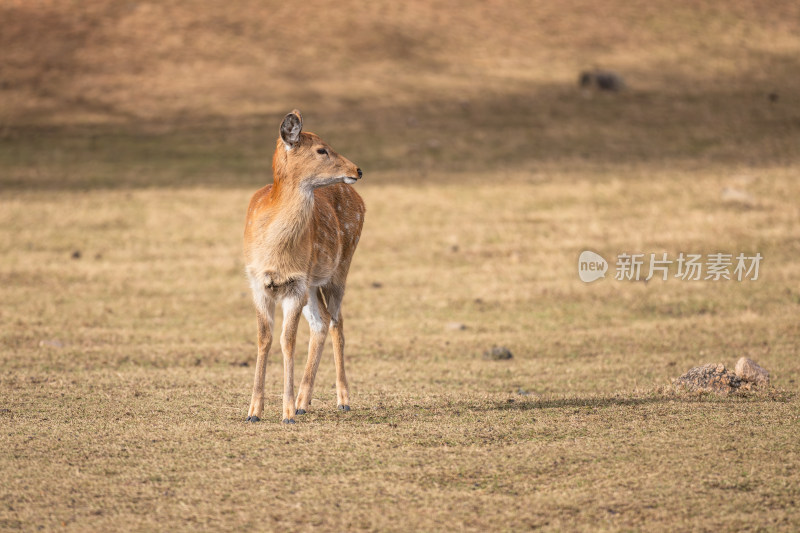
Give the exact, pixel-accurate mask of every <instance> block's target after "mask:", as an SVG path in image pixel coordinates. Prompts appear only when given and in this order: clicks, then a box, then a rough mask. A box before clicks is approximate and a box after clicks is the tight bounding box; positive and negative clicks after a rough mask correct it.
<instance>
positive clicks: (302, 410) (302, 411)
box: [294, 409, 306, 415]
mask: <svg viewBox="0 0 800 533" xmlns="http://www.w3.org/2000/svg"><path fill="white" fill-rule="evenodd" d="M294 414H296V415H304V414H306V410H305V409H297V410H295V412H294Z"/></svg>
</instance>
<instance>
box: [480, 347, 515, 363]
mask: <svg viewBox="0 0 800 533" xmlns="http://www.w3.org/2000/svg"><path fill="white" fill-rule="evenodd" d="M512 357H514V356H513V355H512V354H511V350H509V349H508V348H506V347H505V346H495V347H493V348H492V349H491V350H486V351H485V352H483V358H484V359H486V360H489V361H502V360H504V359H511V358H512Z"/></svg>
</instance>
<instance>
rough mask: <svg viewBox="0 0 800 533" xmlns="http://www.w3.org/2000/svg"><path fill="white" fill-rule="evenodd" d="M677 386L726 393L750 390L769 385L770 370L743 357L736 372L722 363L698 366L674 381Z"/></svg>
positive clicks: (737, 364) (699, 390) (737, 365)
mask: <svg viewBox="0 0 800 533" xmlns="http://www.w3.org/2000/svg"><path fill="white" fill-rule="evenodd" d="M673 384H674V385H675V386H676V387H679V388H683V389H685V390H687V391H690V392H713V393H715V394H722V395H726V394H729V393H731V392H735V391H739V390H742V391H749V390H754V389H757V388H761V387H766V386H768V385H769V372H767V371H766V370H765V369H764V368H762V367H761V366H759V365H758V364H757V363H756V362H755V361H753V360H751V359H748V358H746V357H742V358H741V359H739V361H737V363H736V368H735V370H734V372H731V371H730V370H728V369H727V368H725V365H723V364H722V363H719V364H716V365H713V364H708V365H703V366H697V367H694V368H692V369H690V370H689V371H688V372H686V373H685V374H684V375H682V376H681V377H679V378H678V379H676V380H674V381H673Z"/></svg>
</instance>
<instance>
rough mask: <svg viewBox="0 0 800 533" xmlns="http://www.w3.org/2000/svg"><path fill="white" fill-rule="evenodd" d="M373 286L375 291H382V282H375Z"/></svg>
mask: <svg viewBox="0 0 800 533" xmlns="http://www.w3.org/2000/svg"><path fill="white" fill-rule="evenodd" d="M371 286H372V288H373V289H380V288H381V287H383V283H381V282H380V281H373V282H372V285H371Z"/></svg>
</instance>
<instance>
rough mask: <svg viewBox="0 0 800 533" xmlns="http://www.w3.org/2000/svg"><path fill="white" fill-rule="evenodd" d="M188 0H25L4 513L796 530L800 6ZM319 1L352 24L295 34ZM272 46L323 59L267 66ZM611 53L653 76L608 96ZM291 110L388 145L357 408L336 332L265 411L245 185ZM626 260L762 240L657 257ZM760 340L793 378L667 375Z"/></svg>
mask: <svg viewBox="0 0 800 533" xmlns="http://www.w3.org/2000/svg"><path fill="white" fill-rule="evenodd" d="M512 4H513V5H512ZM132 5H133V4H132ZM186 5H187V4H180V3H176V4H175V6H178V7H175V8H174V9H173V8H166V7H159V5H158V4H157V5H151V4H146V3H140V4H136V7H135V9H134V8H130V10H129V11H125V10H123V9H122V8H119V7H115V6H116V4H114V3H105V2H89V3H86V4H85V8H84V9H82V10H81V11H80V13H79V15H74V16H73V15H70V16H67V15H65V12H68V11H69V10H68V7H69V6H68V3H65V2H54V3H49V2H42V3H41V5H40V6H39V9H38V11H35V13H32V12H29V11H26V7H25V4H22V3H15V2H3V3H0V10H2V14H3V15H4V16H5V17H6V20H9V21H12V22H13V24H11V25H10V26H9V27H12V28H14V31H11V30H9V32H4V34H3V35H4V36H2V37H0V40H1V39H8V40H10V41H9V42H12V41H13V42H15V43H19V42H27V46H22V45H21V44H19V45H18V46H16V47H11V48H9V47H8V46H7V47H6V48H5V49H6V50H11V52H8V53H7V54H6V55H4V56H2V58H0V61H2V62H3V65H4V72H7V73H10V74H8V76H7V80H6V82H5V84H4V85H2V87H0V91H3V95H4V96H5V97H7V98H4V99H3V100H2V101H0V102H1V103H0V110H1V111H2V124H0V140H2V142H0V301H2V305H0V421H1V422H0V449H2V450H3V452H2V453H0V530H16V529H21V530H37V529H45V530H50V529H57V528H60V527H65V528H67V529H71V530H75V531H85V530H100V531H114V530H154V529H167V528H170V529H175V530H197V529H207V530H230V531H241V530H243V529H246V528H258V529H265V530H277V529H289V530H309V529H314V528H317V529H324V530H397V531H405V530H454V529H464V530H487V529H488V530H512V529H520V528H525V529H530V528H541V529H546V530H690V529H691V530H712V529H714V530H720V529H721V530H785V531H791V530H796V529H798V528H800V481H799V480H798V476H797V469H798V467H800V444H798V442H800V429H798V428H800V404H799V403H798V398H797V392H798V389H800V382H798V380H800V363H798V358H797V354H798V351H800V325H798V321H797V316H798V313H799V312H800V288H798V287H800V286H799V285H798V283H797V281H798V279H800V265H798V263H797V258H798V257H800V208H798V202H797V200H798V198H800V183H798V181H797V175H798V171H800V148H799V147H800V144H798V143H797V139H798V136H799V134H800V102H798V99H797V92H796V90H794V89H793V85H792V83H794V82H793V80H795V79H796V76H797V74H798V73H799V72H800V67H799V66H798V62H797V60H796V58H797V57H799V56H798V55H797V52H798V51H800V39H798V37H797V35H798V33H797V31H796V29H797V28H796V21H797V20H798V18H797V17H793V15H794V14H795V12H796V10H797V8H796V7H795V6H794V4H789V3H786V4H780V3H775V4H774V5H773V6H772V8H771V9H763V8H762V6H761V5H760V4H758V5H757V4H752V5H751V4H749V3H746V2H737V3H733V4H732V5H731V6H729V7H727V6H726V8H725V9H722V8H720V7H717V6H716V5H715V4H714V3H713V2H708V3H701V4H696V3H691V4H689V3H687V4H686V5H683V4H672V3H671V4H670V6H669V7H670V9H667V8H666V7H664V6H659V5H657V4H651V3H643V4H642V5H638V4H637V3H629V2H626V3H620V5H619V6H617V7H618V9H617V10H616V11H615V13H616V14H617V17H618V18H617V19H613V22H609V23H608V24H607V25H598V24H596V22H595V21H596V20H597V17H599V16H601V15H603V14H602V13H598V12H596V10H597V9H600V8H597V7H595V4H594V3H587V4H586V5H578V4H576V6H575V7H574V8H573V9H572V10H570V11H568V12H563V11H552V10H553V8H549V7H546V6H535V5H533V4H531V5H529V4H528V3H522V5H516V4H514V3H509V4H508V6H506V7H507V9H505V10H503V9H497V10H488V11H487V10H485V9H483V8H474V9H461V10H456V9H454V6H453V5H451V3H449V2H434V3H428V4H425V6H423V5H419V6H417V5H415V4H411V5H409V6H408V7H405V8H404V7H402V6H399V7H392V8H388V7H386V8H381V7H379V6H380V5H381V4H380V3H373V4H370V7H368V8H367V7H365V6H357V7H358V9H355V7H354V10H351V11H347V10H345V11H342V12H339V11H337V13H340V14H339V15H337V16H336V17H334V18H333V19H332V20H331V21H327V22H326V21H324V20H322V19H320V20H317V18H315V17H320V16H321V13H324V12H325V11H315V10H312V9H311V8H309V11H308V12H306V11H302V12H301V13H299V14H298V15H296V17H295V18H293V16H292V13H291V12H289V11H284V10H283V9H282V8H276V9H275V10H274V12H273V13H272V14H271V15H268V14H261V13H260V12H259V13H257V14H253V15H252V16H249V17H242V16H241V15H240V14H241V13H244V12H247V10H248V9H255V8H254V7H253V6H252V5H250V4H248V3H246V2H240V3H237V4H236V7H237V9H238V11H237V10H231V11H228V12H227V13H228V15H226V16H227V17H228V18H225V16H223V15H224V13H223V12H221V11H220V12H219V13H218V12H215V11H213V10H211V11H206V10H205V9H203V10H197V9H191V8H187V7H186ZM65 6H66V7H65ZM531 6H533V7H531ZM351 7H353V6H351ZM126 9H128V8H126ZM165 9H167V10H168V11H169V10H172V11H170V13H169V14H170V16H169V17H166V18H165V17H164V16H163V15H164V13H162V11H163V10H165ZM209 9H211V8H209ZM298 9H301V10H305V9H306V8H298ZM382 9H383V10H384V11H385V10H388V11H386V12H384V11H381V10H382ZM486 9H488V8H486ZM350 12H353V13H356V12H357V13H359V17H356V16H355V15H352V16H351V15H347V14H341V13H350ZM230 13H234V14H230ZM236 13H239V15H236ZM34 14H35V15H36V16H34ZM237 17H238V18H237ZM309 17H310V18H309ZM447 17H454V18H452V19H450V18H447ZM295 19H302V20H311V21H312V22H314V24H316V25H317V26H314V24H311V23H309V24H310V26H311V27H318V25H319V24H322V23H324V22H326V23H327V24H328V25H330V27H331V28H332V29H336V28H350V27H354V28H355V30H358V31H355V32H354V35H357V36H358V39H355V38H354V39H352V40H351V39H350V34H349V33H342V32H334V31H332V32H329V33H324V34H321V35H319V36H317V38H316V39H313V40H312V41H311V42H309V43H307V45H306V46H300V47H295V48H292V47H291V46H289V45H288V44H286V41H285V39H286V38H287V35H289V34H291V31H290V29H291V26H289V29H287V27H286V25H285V24H288V21H291V20H295ZM275 20H277V21H281V24H277V23H275V22H270V21H275ZM445 20H451V24H450V25H448V26H447V28H448V30H447V31H445V32H441V31H440V32H435V31H433V30H434V29H436V28H439V27H441V24H442V21H445ZM93 21H94V22H93ZM109 21H112V22H113V23H112V22H109ZM158 21H161V22H158ZM437 21H438V22H437ZM792 21H794V22H792ZM156 22H158V24H161V26H157V25H156ZM379 22H380V23H381V24H383V26H381V28H382V31H379V32H375V31H370V30H374V28H375V24H378V23H379ZM268 24H272V25H271V26H268ZM354 24H355V26H353V25H354ZM793 24H794V25H793ZM265 27H269V28H271V31H270V32H266V31H264V29H263V28H265ZM42 28H47V29H49V30H50V33H49V35H51V39H50V40H41V39H40V40H37V39H33V38H32V37H31V35H34V36H35V35H37V33H36V31H40V30H41V29H42ZM87 28H88V29H87ZM497 28H502V29H504V30H505V31H497ZM145 29H149V30H151V31H152V32H154V33H155V35H161V36H162V37H164V38H163V39H153V38H152V36H150V34H147V33H146V32H145V31H144V30H145ZM33 30H36V31H33ZM175 35H182V36H183V39H184V41H183V43H184V44H181V43H180V42H175V41H172V40H170V39H172V38H173V37H174V36H175ZM9 36H11V37H9ZM145 36H147V39H145ZM170 36H171V37H170ZM12 37H14V38H13V39H12ZM306 37H307V36H306ZM24 38H28V41H24ZM175 38H176V39H177V37H175ZM137 39H138V40H137ZM403 39H406V40H405V41H404V40H403ZM21 40H22V41H21ZM4 43H5V44H6V45H8V43H7V42H5V41H4ZM53 43H57V44H59V43H60V46H56V45H55V44H53ZM137 43H139V44H142V43H145V44H142V46H138V45H137ZM147 43H149V44H147ZM186 43H188V44H186ZM253 43H260V44H259V45H258V46H255V44H253ZM393 43H394V44H393ZM398 43H399V44H398ZM403 43H405V44H403ZM282 47H285V48H282ZM392 47H394V48H392ZM273 50H282V51H283V52H286V51H292V50H294V52H293V53H294V54H296V56H293V57H296V58H299V59H298V62H299V64H300V66H299V67H298V69H297V70H292V69H288V68H285V69H280V68H276V69H273V70H271V71H270V72H272V73H273V76H271V77H267V78H265V77H263V76H262V75H259V74H258V72H257V70H256V69H255V67H253V66H252V65H253V64H258V65H264V64H265V63H263V62H267V63H269V62H270V61H273V62H274V61H275V60H276V59H275V56H274V54H271V51H273ZM321 51H326V52H327V55H326V56H325V57H324V58H320V57H318V54H319V53H320V52H321ZM26 54H27V55H26ZM113 58H121V59H124V61H120V62H119V63H116V62H114V61H112V59H113ZM26 61H27V62H26ZM259 61H262V63H259ZM348 62H349V63H348ZM594 63H600V64H602V65H608V64H611V65H612V66H613V67H614V68H617V69H619V70H620V71H621V72H622V73H623V74H624V75H626V78H627V80H628V82H629V85H630V88H629V89H628V90H627V91H625V92H623V93H621V94H615V95H608V94H588V95H587V94H582V93H581V92H580V91H578V90H577V89H576V88H575V81H576V78H577V71H578V70H579V69H580V68H584V67H586V66H587V65H588V66H591V65H592V64H594ZM37 65H38V69H37V68H35V67H37ZM42 65H50V67H49V68H44V67H42ZM176 65H183V67H182V70H180V71H179V73H180V76H177V75H176V76H173V78H174V79H173V78H170V76H169V73H170V68H174V67H175V66H176ZM223 66H225V68H227V70H220V69H223ZM12 67H13V68H12ZM320 69H321V70H320ZM76 73H77V74H76ZM202 73H211V74H209V77H208V78H207V79H206V78H204V77H202V76H200V74H202ZM314 73H317V75H313V74H314ZM355 79H357V80H358V81H359V83H352V81H353V80H355ZM115 80H116V81H115ZM297 80H300V81H297ZM251 82H252V83H251ZM300 82H302V83H300ZM292 83H294V84H295V85H297V84H300V85H302V90H298V91H297V92H292V91H291V90H290V89H291V88H292V87H294V86H295V85H292ZM287 84H288V85H287ZM393 84H394V85H393ZM135 87H145V88H146V89H147V90H145V91H142V92H136V91H133V89H134V88H135ZM287 87H288V88H287ZM45 89H47V90H45ZM131 91H133V92H131ZM265 91H266V92H265ZM771 92H773V93H776V94H778V95H779V97H778V99H777V100H774V99H773V101H771V100H770V99H769V98H768V97H767V94H768V93H771ZM265 94H268V95H269V96H268V97H265V96H264V95H265ZM294 106H297V107H300V108H301V109H302V110H303V111H304V115H305V118H306V124H307V127H308V129H310V130H312V131H316V132H317V133H319V134H321V135H322V136H323V138H325V139H326V140H328V141H330V142H331V144H332V145H333V146H334V147H335V148H336V149H338V150H339V151H341V152H342V153H343V154H345V155H346V156H347V157H349V158H351V159H352V160H353V161H355V162H357V163H358V164H359V165H360V166H361V167H362V168H364V170H365V179H364V180H363V181H361V182H359V183H358V185H357V187H358V190H359V192H360V193H361V194H362V196H363V197H364V199H365V202H366V204H367V209H368V212H367V220H366V225H365V228H364V233H363V236H362V239H361V244H360V248H359V250H358V252H357V254H356V259H355V262H354V264H353V268H352V271H351V275H350V279H349V288H348V294H347V297H346V299H345V307H344V313H345V317H346V319H347V320H346V331H347V341H348V345H347V357H348V358H347V364H348V377H349V380H350V383H351V406H352V407H353V411H351V412H350V413H347V414H344V413H340V412H338V411H337V410H336V409H335V407H336V402H335V390H334V375H333V365H332V362H331V361H330V359H331V357H330V354H331V350H330V346H328V347H326V355H325V358H324V361H323V363H322V365H321V367H320V371H319V376H318V386H317V388H316V391H315V396H314V401H313V405H312V411H311V412H310V413H309V414H307V415H305V416H304V417H301V418H300V419H299V423H298V424H296V425H294V426H292V427H283V426H282V425H281V424H279V416H280V415H279V410H280V395H279V392H280V385H279V383H280V380H281V375H280V371H279V368H280V365H279V364H277V363H276V361H278V360H279V357H280V356H279V354H278V353H277V352H276V351H275V350H273V353H272V354H271V356H270V365H269V369H268V378H267V406H266V410H265V420H264V421H263V422H262V423H259V424H255V425H248V424H245V423H244V417H245V415H246V409H247V406H248V402H249V398H250V387H251V383H252V373H253V363H254V359H255V315H254V311H253V309H252V304H251V301H250V297H249V294H248V292H247V291H248V288H247V283H246V280H245V277H244V273H243V264H242V258H241V232H242V223H243V219H244V209H245V206H246V204H247V200H248V198H249V195H250V194H251V192H252V191H253V190H255V189H256V188H257V187H259V186H260V185H262V184H263V183H264V182H266V181H267V180H268V172H269V159H270V150H271V147H272V146H273V143H274V137H275V135H276V130H277V124H278V122H279V120H280V117H281V116H282V114H283V113H285V112H286V111H288V109H290V108H291V107H294ZM731 190H733V191H734V193H731V192H730V191H731ZM723 191H727V192H723ZM585 249H591V250H594V251H596V252H598V253H600V254H602V255H603V256H605V257H606V258H607V259H609V260H610V261H611V262H612V270H611V271H610V272H609V275H608V277H607V279H605V280H603V281H598V282H595V283H592V284H584V283H583V282H581V281H580V280H579V279H578V276H577V258H578V255H579V254H580V252H581V251H583V250H585ZM623 252H643V253H657V254H660V253H662V252H668V253H669V254H670V256H671V257H676V256H677V254H678V253H680V252H685V253H702V254H709V253H716V252H728V253H733V254H737V253H739V252H745V253H748V254H751V253H755V252H760V253H761V254H762V255H763V256H764V261H763V263H762V265H761V272H760V277H759V279H758V280H757V281H742V282H738V281H731V282H729V281H720V282H712V281H703V282H689V281H680V280H677V279H674V278H673V279H670V280H669V281H666V282H662V281H650V282H648V283H642V282H639V283H637V282H622V281H616V280H614V279H613V260H614V259H615V256H616V255H617V254H619V253H623ZM673 273H674V269H673ZM453 322H458V323H460V324H463V325H464V329H454V328H453V327H452V326H451V323H453ZM278 326H280V324H278ZM307 339H308V332H307V327H306V326H305V325H304V326H303V328H302V329H301V333H300V335H299V338H298V355H299V360H301V361H302V360H303V359H304V358H305V353H304V352H305V343H306V342H307ZM494 345H504V346H507V347H508V348H509V349H510V350H511V351H512V352H513V354H514V358H513V359H511V360H508V361H488V360H484V359H483V358H482V353H483V352H484V351H485V350H487V349H489V348H491V347H492V346H494ZM743 355H744V356H748V357H751V358H753V359H755V360H756V361H758V362H759V363H760V364H762V365H763V366H765V367H766V368H767V369H769V370H770V372H771V373H772V376H773V387H772V389H770V390H769V391H766V392H761V393H755V394H748V395H742V396H734V397H715V396H695V395H688V394H683V393H678V392H676V391H674V390H672V389H671V387H670V386H669V384H670V380H671V378H675V377H677V376H679V375H680V374H681V373H683V372H684V371H685V370H686V369H688V368H689V367H691V366H695V365H698V364H702V363H707V362H714V363H716V362H720V361H721V362H724V363H725V364H727V365H729V366H731V365H733V363H734V362H735V360H736V359H737V358H738V357H740V356H743Z"/></svg>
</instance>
